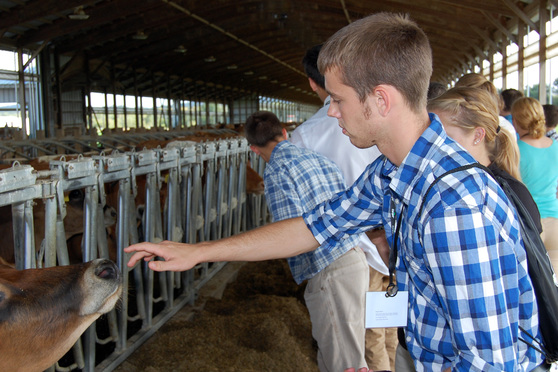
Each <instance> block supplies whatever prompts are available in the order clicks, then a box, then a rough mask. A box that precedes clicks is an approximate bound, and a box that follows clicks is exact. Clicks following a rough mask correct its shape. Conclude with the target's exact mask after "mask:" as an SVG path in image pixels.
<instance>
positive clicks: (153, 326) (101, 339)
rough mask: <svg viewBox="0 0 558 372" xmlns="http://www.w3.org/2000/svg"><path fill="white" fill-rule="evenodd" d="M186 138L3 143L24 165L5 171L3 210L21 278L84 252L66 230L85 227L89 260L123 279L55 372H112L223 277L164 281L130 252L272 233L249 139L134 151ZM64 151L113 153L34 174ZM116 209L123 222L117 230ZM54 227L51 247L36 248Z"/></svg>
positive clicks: (0, 180) (198, 271)
mask: <svg viewBox="0 0 558 372" xmlns="http://www.w3.org/2000/svg"><path fill="white" fill-rule="evenodd" d="M185 134H187V133H182V132H176V133H170V132H165V133H160V132H157V133H143V134H141V135H140V134H138V135H135V136H134V135H129V136H128V135H114V136H103V137H99V138H86V139H83V138H81V139H79V138H75V139H73V140H72V139H71V138H64V139H63V140H61V139H50V140H42V142H41V141H22V142H21V143H18V142H2V145H1V147H2V151H3V152H4V154H7V153H9V154H10V155H11V156H17V157H18V158H20V159H21V160H18V161H15V162H13V165H11V166H10V167H9V168H6V169H4V170H2V171H0V207H3V208H10V207H11V213H12V224H13V238H14V239H13V250H14V251H13V254H14V257H15V265H16V267H17V268H18V269H26V268H36V267H37V268H40V267H50V266H54V265H67V264H70V263H71V258H70V257H71V256H75V255H76V253H75V249H74V248H72V247H71V246H70V244H69V242H70V240H69V239H68V234H67V231H65V229H66V228H67V222H68V221H67V220H68V219H76V218H82V221H83V225H82V231H81V232H80V233H81V235H80V238H79V239H78V241H79V244H78V253H79V254H80V255H81V257H80V259H81V260H82V261H89V260H92V259H95V258H98V257H105V258H111V259H113V260H115V262H116V263H117V265H118V267H119V268H120V270H121V272H122V273H123V288H124V292H123V298H122V301H121V304H120V305H119V306H117V309H115V310H112V311H111V312H110V313H109V314H108V315H106V316H103V317H101V318H100V319H99V320H97V322H96V323H94V324H93V325H92V326H91V327H90V328H89V329H88V330H87V331H86V332H85V333H84V335H83V336H82V337H81V339H80V340H79V341H78V342H77V343H76V344H75V345H74V347H73V349H72V350H71V351H70V352H69V353H68V354H66V356H65V357H64V358H62V359H61V360H60V361H58V362H57V363H56V365H55V366H53V367H51V369H50V370H51V371H55V370H56V371H71V370H83V371H110V370H113V369H114V368H116V366H118V365H119V364H120V363H122V362H123V361H124V360H125V359H126V358H127V357H128V356H129V355H130V354H131V353H132V352H133V351H134V350H136V349H137V348H138V347H139V346H140V345H141V344H142V343H143V342H144V341H146V340H147V339H148V338H149V337H150V336H151V335H153V334H154V333H155V332H156V331H157V330H158V329H159V328H160V327H161V326H162V325H163V324H164V323H165V322H166V321H167V320H168V319H169V318H171V317H172V316H173V315H174V314H175V313H176V312H177V311H178V310H179V309H180V308H182V307H183V306H184V305H185V304H192V303H193V302H194V300H195V299H196V297H197V294H198V292H199V290H200V288H201V287H202V286H203V285H204V284H205V283H206V282H207V281H208V280H209V279H210V278H211V277H212V276H214V275H215V274H216V273H217V272H218V271H219V270H220V269H221V268H222V267H223V266H224V263H204V264H201V265H198V266H197V267H195V268H194V269H192V270H189V271H187V272H181V273H174V272H163V273H154V272H153V271H151V270H149V269H148V267H147V265H146V263H144V262H142V263H140V264H138V265H136V267H134V268H132V269H130V268H128V267H127V265H126V263H127V261H128V258H129V257H128V255H127V254H125V253H124V252H123V249H124V248H125V247H127V246H128V245H130V244H134V243H138V242H141V241H150V242H159V241H162V240H172V241H178V242H186V243H195V242H200V241H206V240H214V239H219V238H223V237H227V236H230V235H233V234H238V233H240V232H242V231H245V230H248V229H251V228H254V227H257V226H259V225H261V224H264V223H265V222H266V220H267V214H266V213H267V212H266V210H267V207H266V205H265V199H264V198H263V196H262V195H247V193H246V165H247V164H248V163H249V164H251V166H252V167H253V168H254V169H257V170H259V171H260V172H261V171H263V166H264V163H263V162H262V161H261V160H259V158H257V157H255V156H254V155H253V153H251V151H250V150H249V146H248V144H247V142H246V140H245V139H244V138H240V137H231V138H226V139H214V140H208V141H205V142H191V141H181V140H176V141H172V142H169V143H167V144H166V145H165V146H164V147H157V148H151V149H147V148H144V149H142V150H130V149H132V148H134V146H136V145H137V144H139V143H140V142H142V141H145V140H154V139H155V140H167V141H168V140H169V137H173V136H174V137H175V138H176V139H180V138H181V136H184V135H185ZM126 148H128V149H129V151H124V149H126ZM61 149H62V150H63V151H64V152H67V153H69V152H70V150H72V151H75V152H77V151H78V150H82V151H83V150H86V149H89V150H91V149H95V150H100V149H103V150H101V151H100V152H97V153H96V154H95V153H89V154H88V155H81V154H80V155H78V156H77V157H75V156H74V157H72V156H70V155H69V154H68V155H66V156H63V157H61V158H57V159H56V160H50V161H49V162H48V169H44V170H40V169H35V168H34V167H33V166H32V165H29V164H24V163H23V162H24V161H25V160H28V159H31V158H32V157H34V156H35V155H36V154H37V153H40V154H45V153H46V154H51V153H57V151H58V153H59V152H60V150H61ZM75 191H80V192H82V194H83V200H82V202H80V206H81V208H82V210H81V212H82V215H81V216H79V217H76V215H75V212H74V211H73V210H72V213H73V214H72V216H70V215H69V214H70V211H69V203H70V201H69V195H71V194H72V193H73V192H75ZM107 210H112V211H113V214H114V215H115V217H116V218H115V221H114V220H113V221H110V218H109V219H107ZM39 212H40V215H41V216H43V215H44V217H43V218H42V219H41V220H39V219H37V215H39ZM43 212H44V213H43ZM107 220H108V222H107ZM43 226H44V236H43V237H41V236H39V237H37V234H36V230H41V229H42V227H43ZM72 234H75V231H74V232H72ZM72 252H73V253H72Z"/></svg>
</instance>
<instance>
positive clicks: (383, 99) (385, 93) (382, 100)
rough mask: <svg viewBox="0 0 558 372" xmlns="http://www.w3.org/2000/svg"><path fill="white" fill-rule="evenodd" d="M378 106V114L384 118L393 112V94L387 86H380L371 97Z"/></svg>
mask: <svg viewBox="0 0 558 372" xmlns="http://www.w3.org/2000/svg"><path fill="white" fill-rule="evenodd" d="M369 97H370V98H371V99H372V101H373V102H374V103H375V104H376V107H377V108H378V112H379V113H380V115H382V116H386V115H387V114H388V113H389V111H390V110H391V104H392V102H391V92H390V90H389V89H388V87H387V86H385V85H378V86H377V87H376V88H374V91H373V92H372V93H371V94H370V96H369Z"/></svg>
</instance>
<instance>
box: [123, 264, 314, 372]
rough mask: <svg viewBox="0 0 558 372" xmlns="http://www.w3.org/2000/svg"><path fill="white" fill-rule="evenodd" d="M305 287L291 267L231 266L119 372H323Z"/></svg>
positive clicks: (139, 350)
mask: <svg viewBox="0 0 558 372" xmlns="http://www.w3.org/2000/svg"><path fill="white" fill-rule="evenodd" d="M303 291H304V288H303V287H302V286H297V285H296V284H295V282H294V280H293V279H292V276H291V274H290V271H289V269H288V266H287V264H286V262H285V261H284V260H274V261H265V262H250V263H229V264H227V266H225V268H224V269H222V270H221V272H219V273H218V274H217V275H216V276H215V277H214V278H213V279H212V280H211V281H210V282H209V283H208V284H207V285H206V286H204V289H203V291H202V292H201V293H200V297H199V298H198V300H197V301H196V304H195V305H194V306H185V307H184V308H183V309H182V310H181V311H179V312H178V313H177V314H176V315H175V316H174V317H173V318H172V319H171V320H170V321H169V322H167V323H166V324H165V325H164V326H163V327H162V328H161V329H160V330H159V331H158V332H157V333H155V335H154V336H152V337H151V338H150V339H149V340H148V341H147V342H146V343H145V344H143V345H142V346H141V347H140V348H139V349H138V350H136V352H135V353H133V354H132V355H131V356H130V357H129V358H128V359H127V360H126V361H125V362H124V363H122V364H121V365H120V366H119V367H118V368H117V369H115V371H117V372H135V371H145V372H162V371H165V372H167V371H200V370H205V371H282V372H284V371H297V372H301V371H302V372H316V371H318V367H317V364H316V362H315V359H316V351H315V348H314V346H313V342H312V335H311V324H310V319H309V316H308V311H307V310H306V307H305V306H304V303H303V302H302V301H303Z"/></svg>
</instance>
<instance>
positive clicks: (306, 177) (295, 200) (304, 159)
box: [264, 141, 359, 284]
mask: <svg viewBox="0 0 558 372" xmlns="http://www.w3.org/2000/svg"><path fill="white" fill-rule="evenodd" d="M264 185H265V199H266V202H267V205H268V207H269V210H270V212H271V215H272V216H273V220H274V221H280V220H284V219H287V218H292V217H300V216H302V213H303V212H306V211H309V210H311V209H312V208H314V207H315V206H316V205H317V204H319V203H321V202H323V201H325V200H329V199H330V198H331V197H333V196H334V195H335V194H336V193H338V192H341V191H344V190H345V183H344V181H343V175H342V173H341V171H340V170H339V168H338V167H337V165H335V163H333V162H332V161H331V160H329V159H327V158H326V157H324V156H322V155H320V154H318V153H316V152H313V151H311V150H308V149H304V148H299V147H297V146H295V145H293V144H292V143H290V142H289V141H281V142H279V143H278V144H277V146H275V148H274V149H273V152H272V153H271V156H270V159H269V162H268V164H267V165H266V168H265V171H264ZM358 241H359V236H358V235H355V236H351V237H346V238H344V239H340V240H339V241H334V242H332V244H329V243H325V244H322V245H321V246H320V247H318V248H317V249H316V250H314V251H311V252H307V253H303V254H300V255H298V256H295V257H291V258H289V259H287V261H288V263H289V267H290V269H291V272H292V274H293V278H294V280H295V281H296V282H297V283H298V284H300V283H302V282H303V281H304V280H307V279H310V278H312V277H313V276H314V275H316V274H317V273H319V272H320V271H321V270H323V269H324V268H326V267H327V266H328V265H329V264H330V263H332V262H333V261H335V259H337V258H339V257H341V256H342V255H344V254H345V253H346V252H347V251H349V250H350V249H351V248H354V247H355V246H357V245H358ZM288 243H289V242H285V244H288Z"/></svg>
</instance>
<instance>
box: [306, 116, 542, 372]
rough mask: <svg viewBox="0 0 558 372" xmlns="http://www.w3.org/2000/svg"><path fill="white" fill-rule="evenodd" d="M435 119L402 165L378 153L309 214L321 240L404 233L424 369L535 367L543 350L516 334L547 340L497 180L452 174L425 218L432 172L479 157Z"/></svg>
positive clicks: (404, 262) (412, 324) (405, 272)
mask: <svg viewBox="0 0 558 372" xmlns="http://www.w3.org/2000/svg"><path fill="white" fill-rule="evenodd" d="M430 119H431V124H430V126H429V127H428V128H427V129H426V130H425V131H424V133H423V134H422V136H421V137H420V138H419V139H418V141H417V142H416V143H415V145H414V146H413V148H412V149H411V152H410V153H409V154H408V155H407V157H406V158H405V159H404V160H403V162H402V164H401V165H400V166H399V167H396V166H395V165H394V164H393V163H391V162H390V161H389V160H388V159H387V158H385V157H381V158H379V159H378V160H377V161H375V162H374V163H373V164H371V165H370V166H369V167H368V168H367V170H366V171H365V172H364V174H363V175H362V176H361V177H360V178H359V179H358V180H357V181H356V182H355V184H354V185H353V186H352V187H351V188H349V189H348V190H347V191H346V192H345V193H344V194H340V195H339V196H338V197H337V198H334V199H332V200H331V201H329V202H326V203H324V204H322V205H320V206H318V207H317V208H315V209H314V210H313V211H311V212H309V213H307V214H305V215H304V216H303V217H304V219H305V221H306V223H307V225H308V227H309V228H310V229H311V230H312V233H313V234H314V236H315V237H316V239H317V240H318V241H319V242H320V243H323V242H330V241H334V240H336V239H339V238H340V237H342V236H343V235H344V234H347V233H349V234H354V233H357V232H361V231H363V230H366V229H367V228H370V227H371V226H377V225H384V228H385V230H386V234H387V237H388V242H389V243H390V245H391V246H392V247H393V243H394V239H395V238H397V239H398V242H399V243H398V261H397V281H398V287H399V290H408V291H409V313H408V321H407V327H406V331H405V333H406V341H407V346H408V349H409V352H410V353H411V355H412V357H413V359H414V360H415V365H416V367H417V370H418V371H441V370H444V369H446V368H449V367H451V368H452V370H454V371H479V372H480V371H484V372H487V371H530V370H531V369H533V368H534V367H535V366H536V365H537V364H539V363H541V362H542V358H541V355H540V353H538V352H537V351H535V350H534V349H533V348H530V347H528V346H527V345H526V344H525V343H523V342H522V341H519V340H518V336H520V333H521V332H520V330H519V327H520V326H521V327H523V328H524V329H526V330H527V331H528V332H529V333H531V334H532V335H535V337H537V338H538V339H539V340H540V334H539V331H538V312H537V305H536V301H535V295H534V292H533V288H532V284H531V280H530V279H529V276H528V273H527V259H526V253H525V249H524V247H523V243H522V240H521V239H520V234H519V225H518V221H517V219H516V218H517V217H516V215H515V213H514V209H513V207H512V206H511V204H510V202H509V201H508V199H507V197H506V196H505V194H504V192H503V191H502V190H501V189H500V187H499V186H498V184H497V183H496V181H494V180H493V179H492V178H491V177H489V176H488V175H487V174H486V173H484V172H483V171H482V170H479V169H478V168H472V169H469V170H466V171H460V172H457V173H453V174H451V175H447V176H445V177H444V178H442V179H441V180H440V181H439V182H437V183H436V184H435V185H434V187H433V188H432V189H431V190H430V192H429V193H428V196H427V198H426V201H425V205H424V208H423V211H422V214H421V217H420V218H418V208H419V205H420V203H421V201H422V199H423V198H424V194H425V192H426V190H427V189H428V187H429V185H430V184H431V183H432V181H433V180H434V179H435V178H436V177H438V176H440V175H442V174H443V173H445V172H446V171H447V170H450V169H454V168H456V167H458V166H461V165H465V164H468V163H471V162H474V159H473V158H472V157H471V156H470V155H469V154H468V153H467V152H466V151H465V150H464V149H463V148H462V147H460V146H459V145H458V144H456V143H455V142H454V141H453V140H452V139H450V138H448V137H447V136H446V134H445V132H444V130H443V128H442V125H441V123H440V121H439V119H438V117H437V116H435V115H431V116H430ZM391 203H393V204H391ZM390 205H392V206H395V213H394V214H393V215H390V213H389V212H390ZM401 213H402V214H403V215H402V223H401V228H400V234H399V236H398V237H394V231H395V227H396V224H397V219H398V216H399V215H400V214H401ZM330 244H331V243H330ZM521 336H522V337H523V338H525V337H524V335H521Z"/></svg>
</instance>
